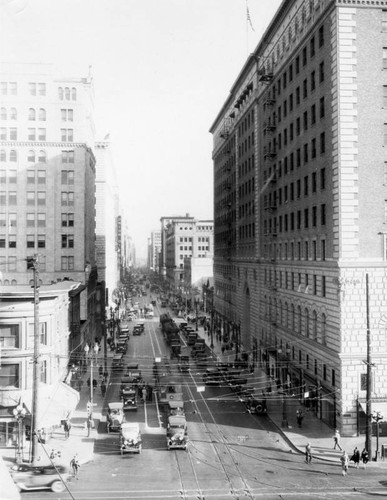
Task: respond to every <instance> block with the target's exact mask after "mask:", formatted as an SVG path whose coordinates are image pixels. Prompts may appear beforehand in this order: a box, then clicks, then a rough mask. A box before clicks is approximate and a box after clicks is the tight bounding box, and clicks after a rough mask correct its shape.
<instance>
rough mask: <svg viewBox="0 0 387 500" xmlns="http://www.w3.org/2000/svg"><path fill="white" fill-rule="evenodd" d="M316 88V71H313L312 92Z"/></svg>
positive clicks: (311, 77) (311, 79)
mask: <svg viewBox="0 0 387 500" xmlns="http://www.w3.org/2000/svg"><path fill="white" fill-rule="evenodd" d="M315 88H316V72H315V71H312V73H311V74H310V90H311V92H313V90H315Z"/></svg>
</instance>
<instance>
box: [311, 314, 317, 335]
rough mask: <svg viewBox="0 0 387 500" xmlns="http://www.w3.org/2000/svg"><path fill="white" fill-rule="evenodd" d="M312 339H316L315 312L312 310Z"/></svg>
mask: <svg viewBox="0 0 387 500" xmlns="http://www.w3.org/2000/svg"><path fill="white" fill-rule="evenodd" d="M312 322H313V323H312V329H313V340H317V312H316V311H313V316H312Z"/></svg>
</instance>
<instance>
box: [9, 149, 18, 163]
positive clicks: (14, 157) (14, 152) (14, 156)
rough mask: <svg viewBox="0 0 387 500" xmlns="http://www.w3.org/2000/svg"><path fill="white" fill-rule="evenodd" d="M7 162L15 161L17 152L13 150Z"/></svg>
mask: <svg viewBox="0 0 387 500" xmlns="http://www.w3.org/2000/svg"><path fill="white" fill-rule="evenodd" d="M9 161H17V151H15V150H14V149H11V151H10V152H9Z"/></svg>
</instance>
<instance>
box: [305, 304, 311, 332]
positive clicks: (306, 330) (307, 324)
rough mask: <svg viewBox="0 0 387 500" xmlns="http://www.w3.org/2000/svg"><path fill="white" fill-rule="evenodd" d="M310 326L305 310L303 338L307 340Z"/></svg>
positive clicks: (307, 310) (307, 311) (307, 313)
mask: <svg viewBox="0 0 387 500" xmlns="http://www.w3.org/2000/svg"><path fill="white" fill-rule="evenodd" d="M309 329H310V324H309V309H308V308H306V309H305V336H306V337H308V338H309V336H310V331H309Z"/></svg>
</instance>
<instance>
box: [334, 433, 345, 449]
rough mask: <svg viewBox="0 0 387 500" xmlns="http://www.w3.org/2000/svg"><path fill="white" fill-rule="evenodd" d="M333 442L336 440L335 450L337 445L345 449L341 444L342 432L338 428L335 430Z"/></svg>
mask: <svg viewBox="0 0 387 500" xmlns="http://www.w3.org/2000/svg"><path fill="white" fill-rule="evenodd" d="M333 442H334V446H333V449H334V450H335V449H336V446H337V447H338V448H339V450H340V451H342V450H343V449H342V447H341V445H340V432H339V430H338V429H336V430H335V435H334V436H333Z"/></svg>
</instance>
